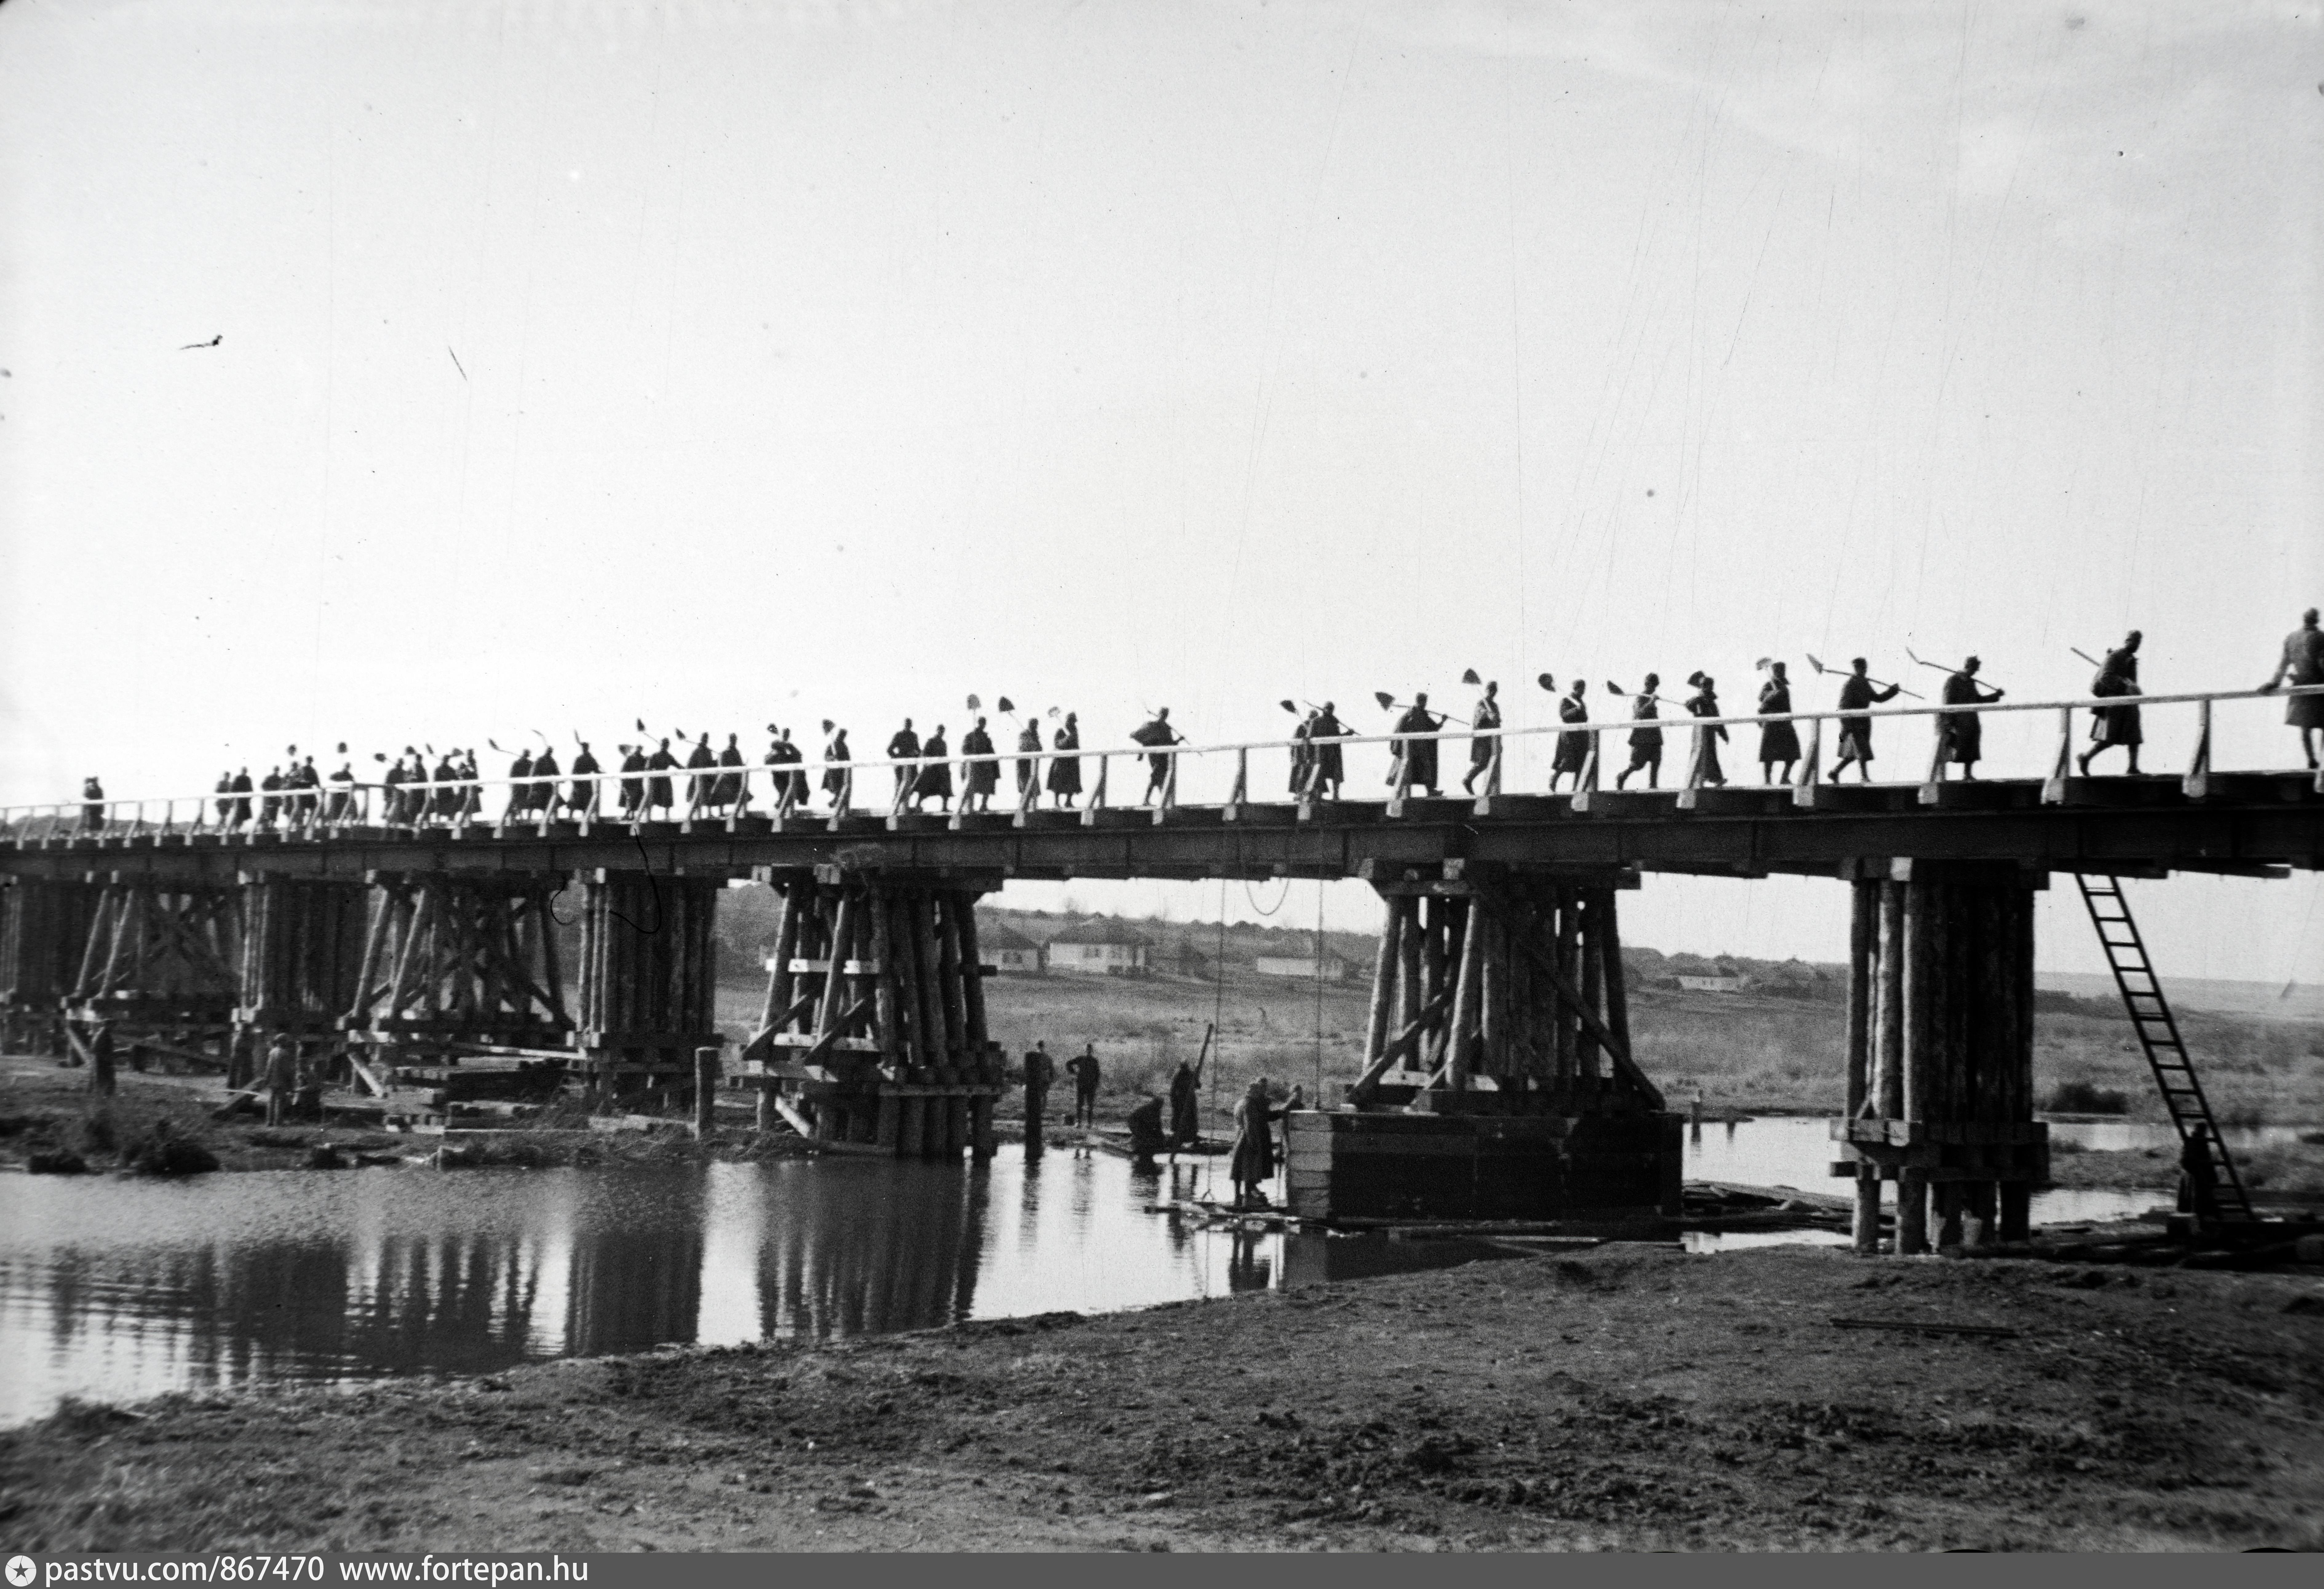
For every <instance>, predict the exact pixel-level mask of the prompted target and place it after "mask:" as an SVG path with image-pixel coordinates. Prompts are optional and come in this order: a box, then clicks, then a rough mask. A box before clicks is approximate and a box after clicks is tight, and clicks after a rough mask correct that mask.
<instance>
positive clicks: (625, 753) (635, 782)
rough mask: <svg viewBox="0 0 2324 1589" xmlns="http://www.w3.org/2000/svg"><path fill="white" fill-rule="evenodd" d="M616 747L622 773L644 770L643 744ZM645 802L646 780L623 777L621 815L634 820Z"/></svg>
mask: <svg viewBox="0 0 2324 1589" xmlns="http://www.w3.org/2000/svg"><path fill="white" fill-rule="evenodd" d="M617 748H618V749H619V750H620V751H621V753H622V771H623V772H624V773H630V772H642V771H645V770H646V758H645V747H644V746H642V745H634V744H625V745H621V746H619V747H617ZM645 802H646V781H645V780H644V779H642V778H627V777H625V778H623V779H622V816H623V817H625V818H629V820H631V821H632V822H635V821H636V820H637V819H638V813H639V811H640V810H641V808H643V807H644V805H645Z"/></svg>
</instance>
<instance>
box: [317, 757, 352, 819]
mask: <svg viewBox="0 0 2324 1589" xmlns="http://www.w3.org/2000/svg"><path fill="white" fill-rule="evenodd" d="M354 815H355V763H354V762H340V763H339V770H338V771H337V772H334V773H332V774H331V798H330V800H329V802H328V803H327V805H325V806H324V808H323V817H324V819H325V820H326V821H329V822H345V821H346V820H347V818H350V817H352V816H354Z"/></svg>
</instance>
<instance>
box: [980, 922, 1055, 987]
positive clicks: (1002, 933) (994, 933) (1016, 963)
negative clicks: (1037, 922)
mask: <svg viewBox="0 0 2324 1589" xmlns="http://www.w3.org/2000/svg"><path fill="white" fill-rule="evenodd" d="M976 952H977V954H978V955H979V956H981V957H982V959H983V961H984V963H985V964H986V965H990V966H991V967H992V969H993V970H995V971H996V972H998V973H1000V974H1001V975H1003V976H1038V975H1041V946H1040V945H1038V944H1037V943H1035V942H1034V941H1033V940H1032V939H1031V938H1027V937H1026V936H1025V935H1024V934H1023V933H1021V932H1019V931H1018V930H1017V929H1016V928H1013V927H1010V926H1009V925H1008V924H1007V923H1005V922H1000V921H980V922H978V923H977V924H976Z"/></svg>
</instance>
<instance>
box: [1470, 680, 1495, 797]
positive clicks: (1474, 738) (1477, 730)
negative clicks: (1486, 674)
mask: <svg viewBox="0 0 2324 1589" xmlns="http://www.w3.org/2000/svg"><path fill="white" fill-rule="evenodd" d="M1500 693H1501V687H1500V685H1499V682H1498V681H1495V680H1490V679H1489V680H1487V681H1486V684H1485V694H1484V698H1483V699H1481V700H1480V701H1479V702H1478V703H1477V713H1476V716H1473V717H1471V718H1470V719H1469V731H1470V732H1469V771H1468V775H1467V776H1466V777H1464V778H1462V780H1461V788H1462V790H1463V791H1464V792H1466V793H1469V794H1475V793H1476V792H1477V787H1476V785H1477V774H1478V773H1480V772H1482V771H1484V770H1485V769H1486V768H1488V767H1489V766H1491V765H1492V764H1493V753H1494V752H1495V751H1496V750H1498V749H1499V748H1500V743H1501V739H1500V727H1501V702H1500Z"/></svg>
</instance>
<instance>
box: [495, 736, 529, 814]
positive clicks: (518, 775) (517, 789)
mask: <svg viewBox="0 0 2324 1589" xmlns="http://www.w3.org/2000/svg"><path fill="white" fill-rule="evenodd" d="M508 775H509V777H510V779H511V780H512V781H511V782H510V784H509V786H508V815H507V816H506V817H504V818H502V820H503V821H505V822H513V821H515V820H516V819H517V818H520V817H521V816H523V815H524V814H525V812H526V811H527V810H528V809H529V808H530V807H531V805H532V785H530V784H529V783H526V782H524V781H523V780H525V779H528V778H530V777H531V776H532V753H531V752H530V751H519V752H518V753H516V760H515V761H513V762H510V763H509V774H508Z"/></svg>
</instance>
